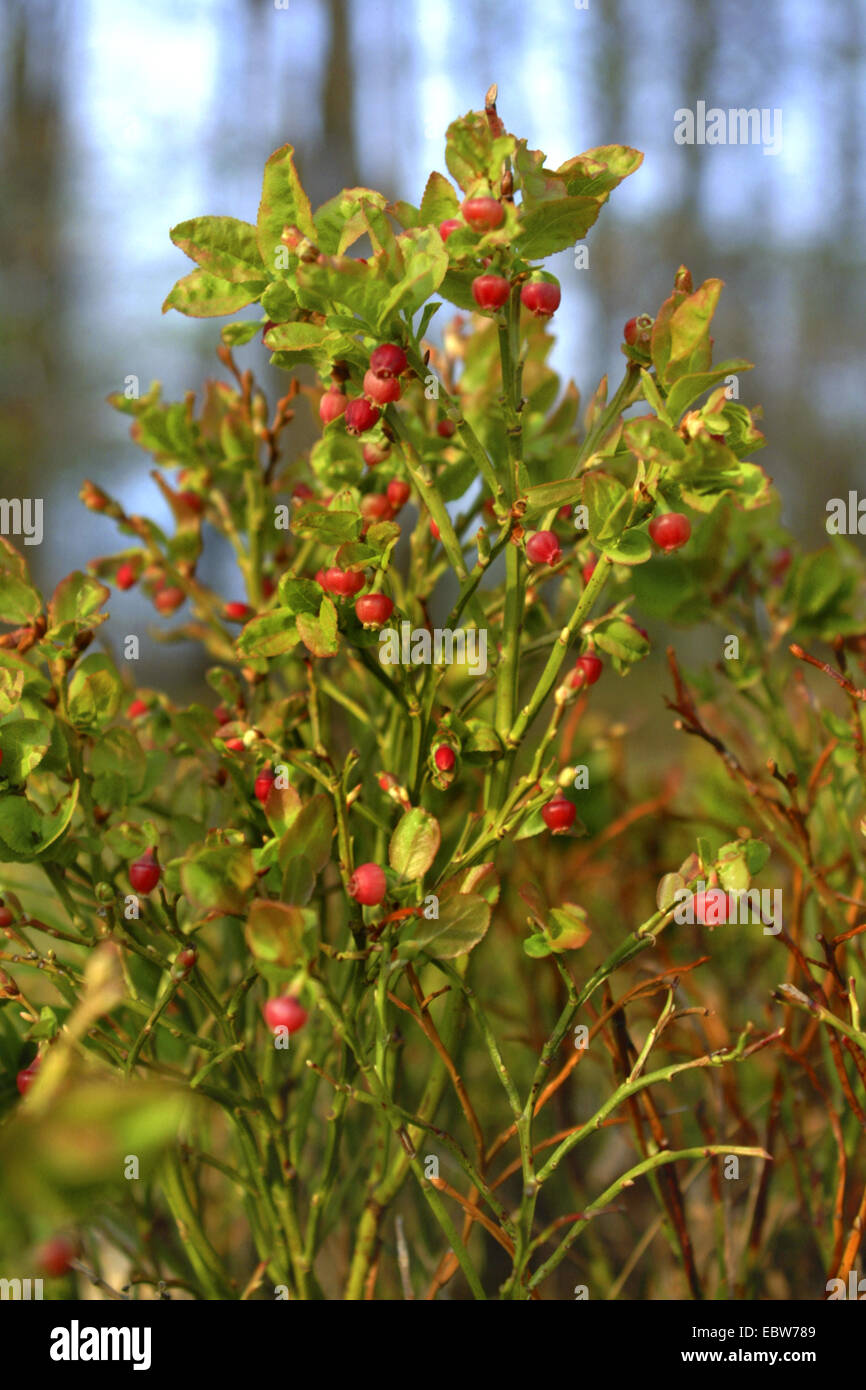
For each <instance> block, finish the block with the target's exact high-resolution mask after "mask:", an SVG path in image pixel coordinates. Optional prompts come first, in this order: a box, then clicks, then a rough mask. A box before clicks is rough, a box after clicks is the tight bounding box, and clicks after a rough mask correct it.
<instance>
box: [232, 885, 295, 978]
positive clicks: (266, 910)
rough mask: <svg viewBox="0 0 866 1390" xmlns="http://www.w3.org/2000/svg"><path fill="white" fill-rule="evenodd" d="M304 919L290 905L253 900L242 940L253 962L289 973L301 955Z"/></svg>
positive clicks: (266, 900)
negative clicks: (286, 970)
mask: <svg viewBox="0 0 866 1390" xmlns="http://www.w3.org/2000/svg"><path fill="white" fill-rule="evenodd" d="M305 924H306V918H305V914H304V912H303V910H302V909H301V908H300V907H295V906H293V905H292V904H290V903H278V902H271V901H270V900H269V899H267V898H255V899H254V900H253V902H252V903H251V904H250V910H249V913H248V915H247V924H246V927H245V928H244V938H245V940H246V943H247V946H248V948H249V951H250V954H251V955H252V956H253V957H254V959H255V960H256V961H264V962H265V963H266V964H268V965H278V966H280V967H282V968H284V969H291V967H292V966H293V965H295V964H296V963H297V962H298V961H299V960H300V959H301V958H302V955H303V933H304V926H305Z"/></svg>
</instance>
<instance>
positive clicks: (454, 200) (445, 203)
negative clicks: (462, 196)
mask: <svg viewBox="0 0 866 1390" xmlns="http://www.w3.org/2000/svg"><path fill="white" fill-rule="evenodd" d="M459 211H460V202H459V200H458V197H457V194H456V193H455V192H454V189H453V188H452V186H451V184H450V183H449V182H448V180H447V179H446V177H445V175H444V174H438V173H436V172H434V173H432V174H431V175H430V177H429V179H428V180H427V187H426V188H425V189H424V197H423V198H422V199H421V209H420V212H421V221H422V222H423V223H426V224H427V225H428V226H429V225H431V224H432V226H434V227H438V226H439V223H440V222H445V221H447V220H448V219H449V218H454V217H456V216H457V214H458V212H459Z"/></svg>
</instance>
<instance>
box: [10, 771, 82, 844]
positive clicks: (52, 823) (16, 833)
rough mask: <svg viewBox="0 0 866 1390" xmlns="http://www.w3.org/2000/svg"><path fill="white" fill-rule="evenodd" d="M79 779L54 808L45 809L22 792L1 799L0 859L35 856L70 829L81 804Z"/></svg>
mask: <svg viewBox="0 0 866 1390" xmlns="http://www.w3.org/2000/svg"><path fill="white" fill-rule="evenodd" d="M78 791H79V784H78V782H73V783H72V786H71V787H70V789H69V791H68V792H67V794H66V796H64V797H63V798H62V799H61V800H60V801H59V802H58V803H57V806H56V807H55V808H54V810H53V811H49V812H47V813H43V812H41V811H39V810H38V809H37V807H35V806H34V805H33V804H32V802H30V801H28V800H27V799H26V798H25V797H23V796H9V797H4V798H3V799H2V800H0V859H7V858H8V859H12V860H14V861H17V862H19V863H21V862H25V861H27V860H30V859H35V858H36V856H37V855H39V854H43V853H44V852H45V850H47V849H48V848H49V846H50V845H53V844H54V843H55V842H56V841H57V840H59V839H60V837H61V836H62V835H63V834H64V832H65V831H66V830H67V828H68V826H69V823H70V821H71V820H72V816H73V813H74V811H75V807H76V806H77V805H78Z"/></svg>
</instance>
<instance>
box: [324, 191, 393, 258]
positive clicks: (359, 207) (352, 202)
mask: <svg viewBox="0 0 866 1390" xmlns="http://www.w3.org/2000/svg"><path fill="white" fill-rule="evenodd" d="M365 206H369V207H375V208H378V209H379V210H380V211H384V209H385V207H386V206H387V204H386V201H385V199H384V197H383V196H382V194H381V193H377V192H376V191H375V190H374V189H372V188H344V189H343V191H342V193H337V194H336V196H335V197H333V198H329V199H328V201H327V202H326V203H322V206H321V207H319V208H316V211H315V212H314V214H313V221H314V222H315V227H316V236H315V240H316V242H317V244H318V246H319V249H320V250H322V251H324V252H325V253H326V254H327V255H331V256H335V255H336V256H342V255H344V254H345V252H346V251H347V250H348V248H349V247H350V246H352V245H354V243H355V242H356V241H357V240H358V239H359V237H362V236H364V234H365V233H366V231H367V218H366V216H365V212H364V208H365Z"/></svg>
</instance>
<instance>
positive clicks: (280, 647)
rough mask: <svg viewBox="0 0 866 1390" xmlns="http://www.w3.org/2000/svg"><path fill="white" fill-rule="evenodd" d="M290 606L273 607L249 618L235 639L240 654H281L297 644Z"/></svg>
mask: <svg viewBox="0 0 866 1390" xmlns="http://www.w3.org/2000/svg"><path fill="white" fill-rule="evenodd" d="M293 618H294V614H293V613H292V610H291V609H290V608H274V609H273V610H272V611H271V612H270V613H262V614H261V615H260V616H259V617H257V618H251V619H250V621H249V622H248V623H247V624H246V626H245V627H244V629H243V631H242V632H241V634H240V636H239V637H238V640H237V649H238V651H239V652H240V653H241V655H242V656H264V657H270V656H282V655H283V654H284V653H285V652H290V651H291V650H292V648H293V647H296V646H297V645H298V640H299V639H298V629H297V627H296V626H295V624H294V622H293Z"/></svg>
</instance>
